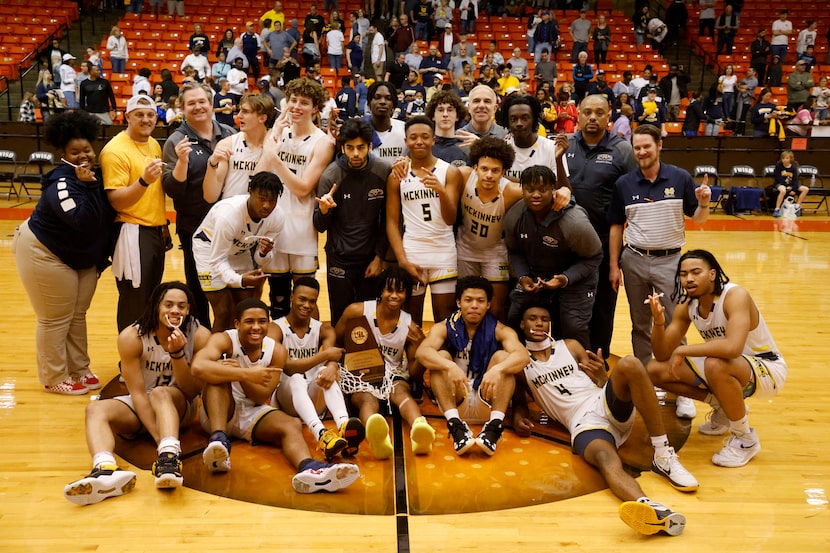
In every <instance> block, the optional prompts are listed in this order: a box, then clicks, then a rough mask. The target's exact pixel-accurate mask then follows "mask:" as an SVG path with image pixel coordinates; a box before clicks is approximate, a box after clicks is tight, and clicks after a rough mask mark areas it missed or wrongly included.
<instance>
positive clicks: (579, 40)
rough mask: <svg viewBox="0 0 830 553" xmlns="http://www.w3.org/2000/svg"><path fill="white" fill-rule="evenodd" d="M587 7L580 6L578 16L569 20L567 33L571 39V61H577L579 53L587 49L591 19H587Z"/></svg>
mask: <svg viewBox="0 0 830 553" xmlns="http://www.w3.org/2000/svg"><path fill="white" fill-rule="evenodd" d="M587 16H588V8H586V7H584V6H583V7H582V9H580V10H579V17H578V18H576V19H574V20H573V21H572V22H571V25H570V27H568V33H569V34H570V35H571V40H573V48H572V49H571V63H577V62H578V61H579V53H580V52H587V51H588V39H589V38H590V36H591V21H590V20H589V19H588V17H587Z"/></svg>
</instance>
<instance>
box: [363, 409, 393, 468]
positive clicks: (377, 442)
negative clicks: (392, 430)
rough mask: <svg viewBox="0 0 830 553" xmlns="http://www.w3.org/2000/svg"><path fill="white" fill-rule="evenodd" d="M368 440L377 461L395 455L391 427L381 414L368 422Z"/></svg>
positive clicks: (376, 414)
mask: <svg viewBox="0 0 830 553" xmlns="http://www.w3.org/2000/svg"><path fill="white" fill-rule="evenodd" d="M366 439H367V440H369V447H370V448H372V453H374V454H375V458H377V459H388V458H390V457H391V456H392V454H393V453H395V448H394V447H392V440H390V439H389V425H388V424H387V423H386V418H385V417H384V416H383V415H381V414H378V413H375V414H374V415H372V416H371V417H369V420H367V421H366Z"/></svg>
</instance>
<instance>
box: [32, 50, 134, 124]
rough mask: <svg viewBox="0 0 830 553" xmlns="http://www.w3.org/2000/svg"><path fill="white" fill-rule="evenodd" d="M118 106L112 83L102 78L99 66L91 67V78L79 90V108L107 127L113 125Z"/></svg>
mask: <svg viewBox="0 0 830 553" xmlns="http://www.w3.org/2000/svg"><path fill="white" fill-rule="evenodd" d="M117 106H118V104H116V102H115V92H113V90H112V85H111V84H110V82H109V81H108V80H106V79H105V78H103V77H102V76H101V69H100V68H99V67H98V66H97V65H92V66H90V68H89V78H88V79H86V80H85V81H84V82H82V83H81V86H80V89H79V90H78V107H80V108H81V109H82V110H85V111H87V112H89V113H91V114H92V115H94V116H95V117H97V118H98V119H100V120H101V122H103V123H104V124H105V125H112V120H113V119H114V118H115V116H116V113H117V112H116V110H117V109H118V107H117ZM41 109H42V108H41Z"/></svg>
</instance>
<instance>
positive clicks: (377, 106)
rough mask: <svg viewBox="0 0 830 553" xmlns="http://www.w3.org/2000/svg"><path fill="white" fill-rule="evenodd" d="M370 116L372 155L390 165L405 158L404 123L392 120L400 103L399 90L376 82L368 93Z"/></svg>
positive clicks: (384, 82)
mask: <svg viewBox="0 0 830 553" xmlns="http://www.w3.org/2000/svg"><path fill="white" fill-rule="evenodd" d="M366 101H367V103H368V104H369V116H368V117H367V118H366V120H367V121H368V122H369V124H370V125H371V126H372V130H374V135H373V136H372V154H374V155H376V156H377V157H379V158H381V159H384V160H386V161H387V162H389V163H390V164H393V163H395V161H396V160H397V159H398V158H399V157H401V156H403V153H404V148H405V147H406V129H405V127H404V122H403V121H400V120H399V119H393V118H392V112H393V111H394V110H395V106H396V105H397V103H398V90H397V89H396V88H395V85H393V84H392V83H390V82H386V81H375V82H374V83H372V86H370V87H369V90H368V91H367V92H366Z"/></svg>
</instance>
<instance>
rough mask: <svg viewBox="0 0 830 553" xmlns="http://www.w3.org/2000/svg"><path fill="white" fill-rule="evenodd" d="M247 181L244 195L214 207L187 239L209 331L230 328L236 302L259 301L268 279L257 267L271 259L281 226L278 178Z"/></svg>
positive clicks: (267, 175) (270, 176)
mask: <svg viewBox="0 0 830 553" xmlns="http://www.w3.org/2000/svg"><path fill="white" fill-rule="evenodd" d="M250 180H251V184H250V186H249V187H248V194H245V195H242V196H232V197H230V198H227V199H225V200H222V201H220V202H217V203H216V205H214V206H213V207H212V208H210V211H208V214H207V216H206V217H205V220H204V221H202V224H200V225H199V228H198V229H197V230H196V233H195V234H194V235H193V257H194V259H195V261H196V271H197V273H198V275H199V283H200V284H201V285H202V290H204V292H205V295H206V296H207V298H208V301H209V302H210V305H211V307H213V319H214V321H213V331H214V332H222V331H223V330H227V329H229V328H232V327H233V313H234V311H235V309H234V306H235V305H236V303H237V302H239V301H241V300H243V299H245V298H247V297H259V296H260V294H261V293H262V285H263V284H264V282H265V279H266V278H268V276H267V275H266V274H265V273H264V272H263V271H262V269H261V268H260V267H262V266H263V265H264V264H265V263H266V262H267V260H268V259H270V257H271V256H273V255H274V254H273V252H272V249H273V247H274V242H275V241H276V239H277V237H278V236H279V235H280V234H281V233H282V232H283V228H284V226H285V214H284V212H283V211H282V209H280V207H279V206H278V205H277V200H278V199H279V197H280V195H282V191H283V186H282V183H281V182H280V179H279V178H278V177H277V176H276V175H274V174H272V173H257V174H256V175H254V176H253V177H251V179H250ZM254 250H255V251H254Z"/></svg>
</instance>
